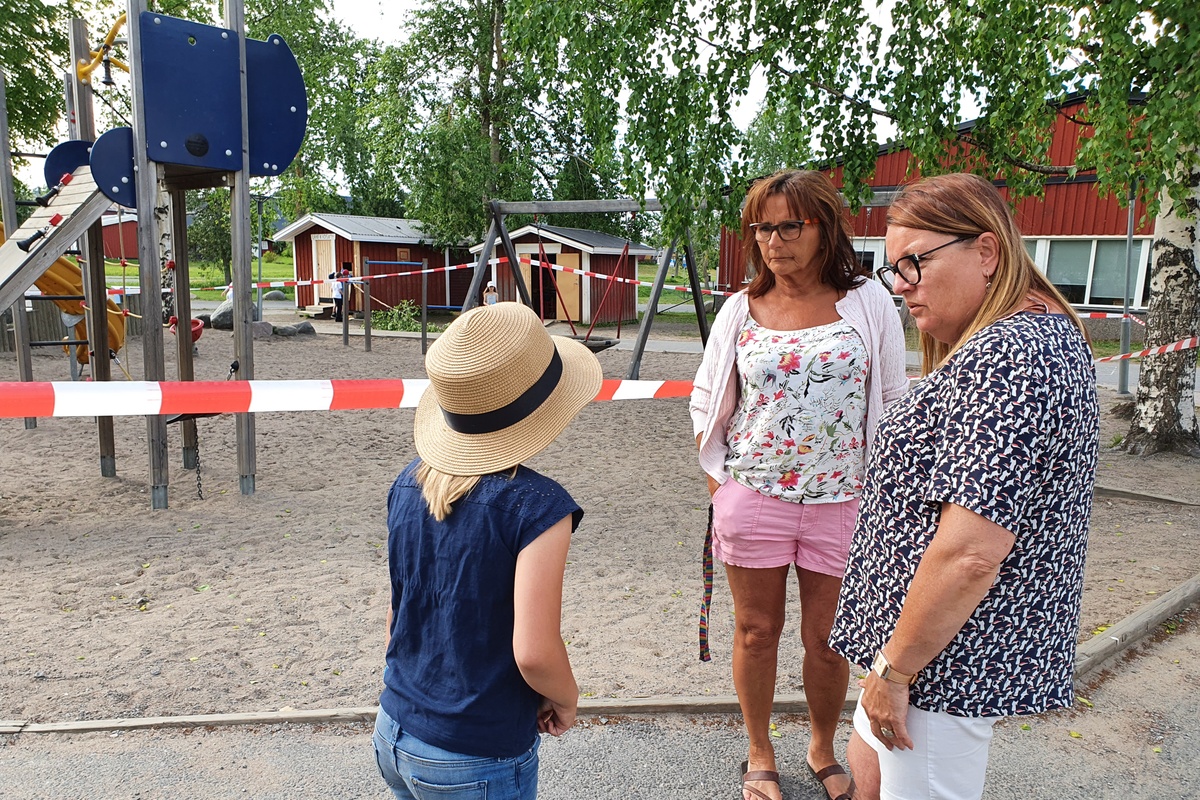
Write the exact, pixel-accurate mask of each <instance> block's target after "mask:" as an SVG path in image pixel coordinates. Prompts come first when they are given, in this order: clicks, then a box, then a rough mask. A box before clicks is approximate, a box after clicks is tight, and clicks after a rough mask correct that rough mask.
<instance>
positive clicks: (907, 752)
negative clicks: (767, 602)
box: [830, 175, 1099, 800]
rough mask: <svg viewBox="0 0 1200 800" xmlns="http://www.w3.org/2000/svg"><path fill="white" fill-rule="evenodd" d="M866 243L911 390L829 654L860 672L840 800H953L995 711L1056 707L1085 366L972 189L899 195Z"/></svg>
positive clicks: (877, 459)
mask: <svg viewBox="0 0 1200 800" xmlns="http://www.w3.org/2000/svg"><path fill="white" fill-rule="evenodd" d="M886 247H887V254H888V256H889V258H890V261H891V263H892V266H890V267H885V268H884V269H883V270H881V271H880V272H881V277H883V278H884V280H885V282H888V283H890V285H891V287H892V289H893V290H894V291H895V292H896V293H898V294H899V295H900V296H901V297H903V298H904V300H905V302H906V303H907V304H908V307H909V309H910V310H911V312H912V315H913V317H914V319H915V320H916V324H917V327H918V328H919V329H920V332H921V350H922V355H923V359H924V360H923V364H922V372H923V374H924V377H923V379H922V380H921V381H920V382H918V383H917V384H915V385H914V387H913V388H912V390H911V391H910V392H908V393H907V394H906V395H905V396H904V397H902V398H901V399H900V400H899V401H898V402H896V403H895V404H894V405H893V406H891V407H890V408H889V409H888V410H887V413H886V414H884V416H883V418H882V419H881V420H880V422H879V429H878V432H877V434H876V440H875V453H874V457H873V458H872V461H871V468H870V469H869V470H868V472H867V479H866V484H865V486H864V487H863V493H862V506H861V509H860V513H859V519H858V527H857V529H856V531H855V536H854V542H853V545H852V546H851V549H850V560H849V563H848V565H847V568H846V575H845V579H844V580H843V582H842V591H841V599H840V602H839V605H838V610H837V618H836V620H835V621H834V625H833V632H832V635H831V638H830V644H831V645H832V647H833V649H834V650H836V651H837V652H838V653H841V654H842V655H844V656H846V658H848V659H849V660H850V661H851V662H852V663H854V664H856V665H857V666H858V667H860V668H862V669H863V670H869V671H868V672H867V675H866V678H865V679H863V680H862V681H860V686H862V688H863V691H862V694H861V696H860V698H859V702H858V708H857V710H856V711H855V714H854V733H853V735H852V737H851V741H850V746H849V757H850V765H851V767H852V769H853V770H854V774H855V778H856V780H857V782H858V788H859V793H858V798H859V800H871V799H872V798H877V797H879V796H880V795H881V793H882V795H883V796H884V797H887V798H894V799H895V800H904V799H907V798H914V799H915V798H921V800H929V799H930V798H938V799H939V800H950V799H951V798H952V799H953V800H967V799H968V798H979V797H981V796H982V794H983V786H984V774H985V772H986V768H987V752H988V745H989V743H990V741H991V736H992V726H993V725H994V724H995V722H996V721H997V720H998V719H999V718H1001V717H1004V716H1009V715H1013V714H1037V713H1039V712H1042V711H1046V710H1048V709H1053V708H1065V707H1069V706H1070V705H1071V704H1072V703H1073V702H1074V695H1073V691H1072V677H1073V674H1074V661H1075V640H1076V636H1077V635H1078V633H1079V605H1080V599H1081V596H1082V587H1083V566H1084V556H1085V554H1086V551H1087V537H1088V520H1089V516H1090V513H1091V503H1092V489H1093V485H1094V481H1095V467H1096V457H1097V449H1098V435H1099V433H1098V431H1099V406H1098V403H1097V399H1096V382H1095V372H1094V370H1093V367H1092V354H1091V352H1090V350H1089V348H1088V344H1087V341H1086V338H1085V336H1084V332H1083V326H1082V324H1081V323H1080V321H1079V318H1078V317H1077V316H1076V315H1075V313H1074V312H1073V311H1072V310H1071V307H1070V306H1069V305H1068V304H1067V301H1066V300H1065V299H1064V298H1063V296H1062V295H1061V294H1059V292H1058V291H1057V290H1056V289H1055V288H1054V287H1053V286H1052V285H1051V284H1050V282H1049V281H1048V280H1046V278H1045V276H1044V275H1042V274H1041V273H1040V272H1039V271H1038V270H1037V268H1036V267H1035V266H1034V263H1033V261H1032V260H1031V259H1030V257H1029V255H1028V253H1027V252H1026V250H1025V246H1024V244H1023V243H1022V240H1021V233H1020V231H1019V230H1018V229H1017V226H1016V222H1015V221H1014V219H1013V216H1012V213H1011V211H1010V210H1009V208H1008V205H1007V204H1006V203H1005V201H1004V199H1003V198H1002V197H1001V196H1000V193H999V192H998V191H997V190H996V188H995V187H994V186H992V184H991V183H990V182H988V181H986V180H984V179H982V178H979V177H977V176H974V175H942V176H939V177H935V178H928V179H926V180H923V181H921V182H919V183H917V184H915V185H913V186H911V187H909V188H907V189H906V190H905V191H904V192H903V193H902V194H901V195H900V196H899V197H898V198H897V199H896V201H895V202H894V203H893V205H892V206H891V208H890V210H889V212H888V231H887V239H886Z"/></svg>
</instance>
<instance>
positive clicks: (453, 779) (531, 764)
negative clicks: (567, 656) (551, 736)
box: [371, 708, 541, 800]
mask: <svg viewBox="0 0 1200 800" xmlns="http://www.w3.org/2000/svg"><path fill="white" fill-rule="evenodd" d="M371 740H372V742H373V743H374V745H375V763H376V764H377V765H378V766H379V773H380V774H381V775H382V776H383V779H384V780H385V781H386V782H387V785H388V786H389V787H390V788H391V790H392V794H394V795H395V796H396V797H397V798H398V800H536V798H537V779H538V745H539V744H541V738H540V737H537V738H534V740H533V747H531V748H529V750H528V751H526V752H524V753H522V754H521V755H519V756H517V757H515V758H481V757H479V756H468V755H463V754H462V753H452V752H450V751H449V750H443V749H442V748H440V747H434V746H433V745H431V744H426V743H425V742H423V741H421V740H420V739H418V738H417V737H415V736H413V735H412V734H409V733H405V732H404V731H402V730H400V726H399V724H397V723H396V721H395V720H394V719H392V718H391V717H390V716H388V715H387V713H386V712H385V711H384V710H383V709H382V708H381V709H379V715H378V716H377V717H376V718H375V734H374V736H372V737H371Z"/></svg>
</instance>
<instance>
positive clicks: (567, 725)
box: [537, 697, 578, 736]
mask: <svg viewBox="0 0 1200 800" xmlns="http://www.w3.org/2000/svg"><path fill="white" fill-rule="evenodd" d="M577 707H578V705H577V703H576V702H572V703H571V705H570V706H564V705H559V704H558V703H556V702H554V701H553V700H551V699H550V698H548V697H543V698H542V703H541V705H540V706H539V707H538V717H537V728H538V733H548V734H550V735H551V736H562V735H563V734H564V733H566V732H567V731H568V730H570V729H571V728H572V727H573V726H574V725H575V711H576V709H577Z"/></svg>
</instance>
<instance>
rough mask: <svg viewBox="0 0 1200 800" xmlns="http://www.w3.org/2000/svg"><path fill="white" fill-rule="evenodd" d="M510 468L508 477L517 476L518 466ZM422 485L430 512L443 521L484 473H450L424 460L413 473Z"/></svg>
mask: <svg viewBox="0 0 1200 800" xmlns="http://www.w3.org/2000/svg"><path fill="white" fill-rule="evenodd" d="M518 466H520V465H519V464H518V465H516V466H514V467H513V468H512V469H511V470H508V477H509V478H515V477H517V467H518ZM413 477H414V478H415V479H416V481H417V485H418V486H420V487H421V497H422V498H424V499H425V505H427V506H429V514H430V516H432V517H433V518H434V519H436V520H437V521H438V522H443V521H444V520H445V519H446V517H448V516H450V514H451V512H453V511H454V504H455V503H457V502H458V501H459V500H461V499H463V498H464V497H466V496H467V495H469V494H470V493H471V492H472V491H474V489H475V487H476V486H478V485H479V479H480V478H482V477H483V476H482V475H450V474H449V473H446V472H442V471H441V470H439V469H435V468H434V467H431V466H429V465H428V464H426V463H425V462H424V461H422V462H421V463H420V464H418V465H417V470H416V472H415V473H414V474H413Z"/></svg>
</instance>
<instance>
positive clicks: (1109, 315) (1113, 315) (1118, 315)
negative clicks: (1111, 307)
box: [1079, 311, 1146, 328]
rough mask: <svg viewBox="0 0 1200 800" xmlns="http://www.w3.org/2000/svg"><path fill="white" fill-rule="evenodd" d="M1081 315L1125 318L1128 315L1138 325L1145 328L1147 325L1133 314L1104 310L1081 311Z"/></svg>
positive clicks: (1085, 317)
mask: <svg viewBox="0 0 1200 800" xmlns="http://www.w3.org/2000/svg"><path fill="white" fill-rule="evenodd" d="M1079 316H1080V318H1081V319H1125V318H1126V317H1128V318H1129V319H1131V320H1133V321H1134V322H1136V323H1137V324H1138V325H1141V326H1142V327H1143V328H1144V327H1146V323H1145V322H1143V321H1142V320H1141V319H1139V318H1138V317H1135V316H1134V315H1133V314H1104V313H1102V312H1099V311H1096V312H1090V313H1081V314H1080V315H1079Z"/></svg>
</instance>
